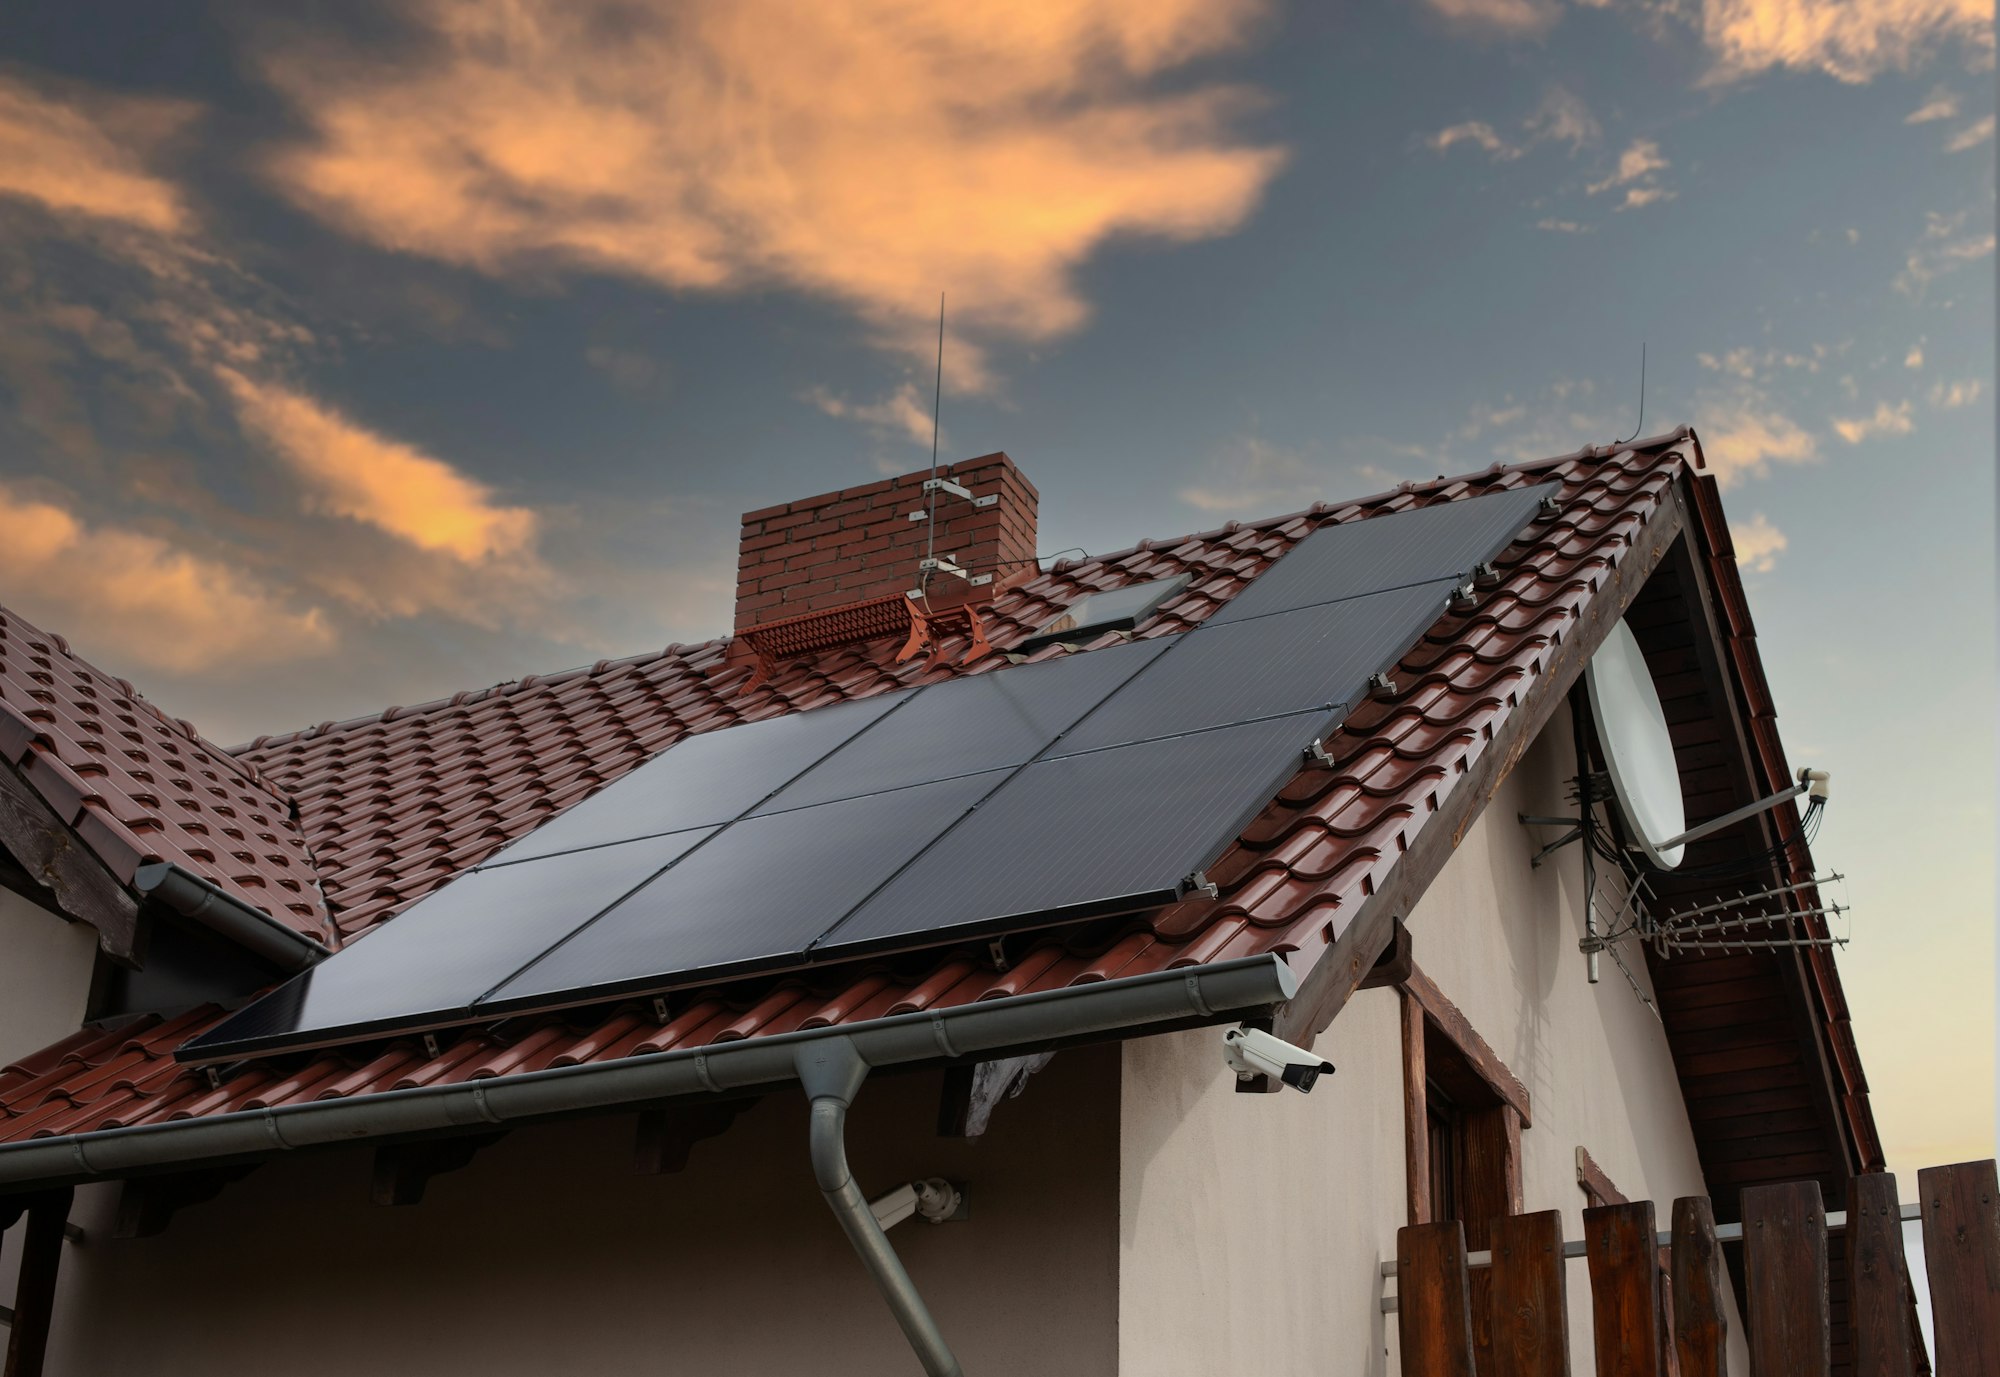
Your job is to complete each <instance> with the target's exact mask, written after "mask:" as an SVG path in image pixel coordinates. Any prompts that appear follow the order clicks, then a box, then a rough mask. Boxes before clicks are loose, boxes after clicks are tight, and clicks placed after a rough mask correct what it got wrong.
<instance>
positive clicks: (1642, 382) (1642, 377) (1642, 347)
mask: <svg viewBox="0 0 2000 1377" xmlns="http://www.w3.org/2000/svg"><path fill="white" fill-rule="evenodd" d="M938 309H939V310H943V307H942V306H940V307H939V308H938ZM940 347H942V346H940ZM1645 428H1646V342H1645V341H1644V340H1640V341H1639V424H1637V425H1635V426H1633V427H1632V433H1631V434H1630V435H1627V436H1626V437H1625V438H1624V439H1622V440H1620V441H1619V442H1618V443H1619V444H1621V445H1629V444H1631V443H1632V442H1633V441H1634V440H1636V439H1638V438H1639V432H1640V431H1642V430H1644V429H1645ZM932 462H933V463H935V462H936V458H935V456H933V458H932Z"/></svg>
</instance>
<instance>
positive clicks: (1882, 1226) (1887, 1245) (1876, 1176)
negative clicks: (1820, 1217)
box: [1847, 1171, 1917, 1377]
mask: <svg viewBox="0 0 2000 1377" xmlns="http://www.w3.org/2000/svg"><path fill="white" fill-rule="evenodd" d="M1847 1285H1848V1303H1847V1322H1848V1324H1849V1325H1850V1326H1851V1329H1852V1333H1853V1339H1852V1342H1853V1346H1854V1377H1916V1371H1917V1359H1916V1342H1915V1337H1916V1336H1915V1335H1914V1334H1913V1333H1912V1332H1911V1328H1910V1323H1911V1319H1912V1316H1911V1313H1910V1271H1909V1264H1908V1262H1907V1261H1905V1259H1904V1257H1903V1220H1902V1206H1901V1203H1900V1202H1899V1201H1898V1200H1897V1198H1896V1178H1895V1177H1894V1176H1892V1175H1890V1174H1889V1173H1887V1172H1879V1171H1878V1172H1870V1173H1868V1174H1867V1175H1866V1176H1857V1177H1855V1178H1854V1180H1853V1182H1852V1184H1850V1185H1849V1187H1848V1191H1847Z"/></svg>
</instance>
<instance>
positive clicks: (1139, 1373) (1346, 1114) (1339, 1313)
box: [1118, 990, 1403, 1377]
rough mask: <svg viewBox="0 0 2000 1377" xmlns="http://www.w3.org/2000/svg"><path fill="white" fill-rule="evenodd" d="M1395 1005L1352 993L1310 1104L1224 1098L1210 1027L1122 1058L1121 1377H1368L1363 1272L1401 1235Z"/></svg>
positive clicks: (1293, 1098) (1381, 1333) (1373, 1313)
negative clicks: (1238, 1375)
mask: <svg viewBox="0 0 2000 1377" xmlns="http://www.w3.org/2000/svg"><path fill="white" fill-rule="evenodd" d="M1397 999H1398V996H1397V995H1396V993H1395V992H1394V991H1393V990H1369V991H1364V992H1363V993H1361V994H1358V995H1356V996H1355V998H1354V999H1353V1001H1352V1002H1351V1003H1349V1005H1348V1007H1347V1008H1346V1010H1345V1011H1343V1012H1342V1014H1341V1016H1340V1018H1339V1019H1338V1020H1336V1021H1335V1023H1334V1025H1333V1026H1332V1027H1331V1028H1329V1029H1328V1030H1327V1032H1326V1035H1325V1036H1324V1037H1322V1038H1321V1039H1320V1040H1319V1044H1318V1046H1317V1048H1316V1050H1317V1051H1318V1052H1319V1053H1320V1054H1321V1055H1322V1056H1324V1057H1325V1058H1326V1059H1327V1060H1328V1061H1331V1062H1332V1063H1333V1064H1334V1065H1335V1066H1336V1067H1337V1068H1338V1070H1337V1071H1336V1072H1335V1073H1334V1075H1332V1076H1330V1077H1322V1078H1321V1080H1320V1082H1319V1084H1318V1086H1317V1087H1315V1088H1314V1090H1313V1092H1312V1093H1311V1094H1310V1095H1298V1094H1293V1093H1291V1092H1286V1093H1285V1094H1282V1095H1238V1094H1237V1093H1235V1089H1234V1079H1233V1077H1231V1076H1230V1075H1229V1073H1228V1072H1227V1070H1226V1069H1225V1068H1224V1066H1223V1064H1222V1055H1221V1040H1220V1036H1219V1034H1218V1033H1217V1032H1216V1030H1214V1029H1203V1030H1198V1031H1195V1032H1188V1033H1177V1034H1173V1035H1170V1036H1167V1037H1158V1038H1147V1039H1144V1040H1141V1041H1137V1042H1130V1043H1127V1044H1125V1076H1124V1086H1123V1091H1122V1095H1121V1099H1122V1101H1123V1105H1124V1128H1123V1132H1122V1134H1121V1135H1120V1140H1119V1165H1120V1172H1121V1175H1120V1190H1119V1211H1118V1213H1119V1237H1118V1241H1119V1272H1118V1347H1119V1367H1118V1370H1119V1372H1120V1373H1122V1374H1125V1377H1211V1375H1212V1374H1216V1373H1235V1372H1242V1373H1274V1374H1275V1373H1294V1372H1298V1373H1304V1372H1311V1373H1318V1374H1327V1375H1328V1377H1349V1375H1350V1374H1352V1375H1353V1377H1361V1375H1362V1374H1367V1375H1368V1377H1382V1374H1385V1373H1393V1372H1394V1371H1395V1369H1394V1367H1393V1366H1389V1365H1388V1363H1387V1358H1386V1357H1385V1353H1384V1349H1385V1344H1386V1343H1387V1342H1388V1340H1387V1338H1386V1336H1385V1325H1384V1322H1385V1320H1387V1321H1391V1322H1393V1317H1391V1316H1385V1315H1383V1314H1382V1311H1381V1307H1380V1304H1379V1302H1380V1299H1381V1294H1382V1292H1381V1277H1380V1273H1379V1271H1378V1268H1379V1266H1380V1263H1381V1260H1382V1258H1383V1257H1385V1256H1388V1255H1389V1252H1388V1251H1385V1249H1386V1250H1393V1247H1394V1240H1395V1234H1396V1228H1397V1226H1398V1225H1400V1224H1401V1223H1402V1222H1403V1219H1402V1213H1403V1120H1402V1109H1401V1105H1402V1065H1401V1060H1400V1057H1401V1053H1400V1051H1399V1048H1400V1045H1401V1043H1400V1036H1399V1033H1398V1028H1399V1026H1400V1024H1399V1014H1398V1012H1397Z"/></svg>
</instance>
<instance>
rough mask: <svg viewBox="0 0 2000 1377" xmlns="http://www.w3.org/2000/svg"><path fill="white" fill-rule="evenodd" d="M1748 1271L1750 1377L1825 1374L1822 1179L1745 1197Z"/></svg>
mask: <svg viewBox="0 0 2000 1377" xmlns="http://www.w3.org/2000/svg"><path fill="white" fill-rule="evenodd" d="M1743 1272H1744V1282H1745V1289H1746V1291H1747V1292H1748V1298H1747V1299H1748V1304H1747V1306H1746V1310H1745V1314H1744V1316H1743V1324H1744V1328H1745V1329H1746V1331H1747V1335H1746V1337H1747V1338H1748V1339H1749V1342H1750V1377H1826V1374H1827V1373H1828V1372H1829V1371H1831V1369H1832V1364H1833V1330H1832V1323H1831V1321H1830V1320H1829V1318H1828V1316H1827V1304H1826V1302H1827V1276H1826V1211H1825V1210H1824V1209H1823V1208H1822V1207H1821V1204H1820V1194H1819V1184H1818V1183H1817V1182H1815V1181H1794V1182H1790V1183H1788V1184H1786V1185H1782V1186H1751V1187H1749V1188H1748V1189H1746V1190H1745V1191H1744V1192H1743Z"/></svg>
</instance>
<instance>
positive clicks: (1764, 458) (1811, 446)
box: [1698, 391, 1819, 488]
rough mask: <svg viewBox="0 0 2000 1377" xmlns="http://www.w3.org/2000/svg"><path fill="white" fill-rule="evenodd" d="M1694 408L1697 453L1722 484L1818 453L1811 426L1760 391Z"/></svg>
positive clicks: (1806, 461) (1812, 458)
mask: <svg viewBox="0 0 2000 1377" xmlns="http://www.w3.org/2000/svg"><path fill="white" fill-rule="evenodd" d="M1698 414H1699V415H1700V416H1701V417H1702V425H1701V434H1702V453H1703V455H1704V456H1705V457H1706V458H1707V460H1708V467H1709V471H1710V472H1712V473H1713V474H1714V475H1715V481H1716V482H1717V483H1719V484H1721V485H1722V486H1723V487H1725V488H1733V487H1735V486H1736V485H1737V484H1738V483H1740V482H1742V481H1743V480H1744V479H1745V478H1762V477H1763V476H1764V475H1765V474H1766V473H1768V472H1770V466H1771V465H1772V464H1810V463H1812V462H1814V461H1815V460H1817V459H1818V458H1819V442H1818V441H1817V440H1815V439H1813V437H1812V432H1810V431H1808V430H1806V429H1805V428H1804V427H1802V426H1801V425H1799V423H1798V422H1797V421H1794V420H1793V419H1792V418H1791V417H1789V416H1787V415H1786V414H1785V413H1784V412H1782V411H1779V410H1778V409H1777V408H1776V407H1774V406H1772V405H1771V404H1770V403H1769V402H1768V401H1767V400H1765V398H1764V397H1763V396H1762V394H1760V393H1756V392H1754V391H1746V392H1744V393H1742V394H1740V395H1738V396H1736V397H1734V398H1732V399H1729V400H1726V401H1725V400H1721V399H1709V400H1707V401H1706V403H1705V404H1704V405H1702V406H1700V407H1699V408H1698Z"/></svg>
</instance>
